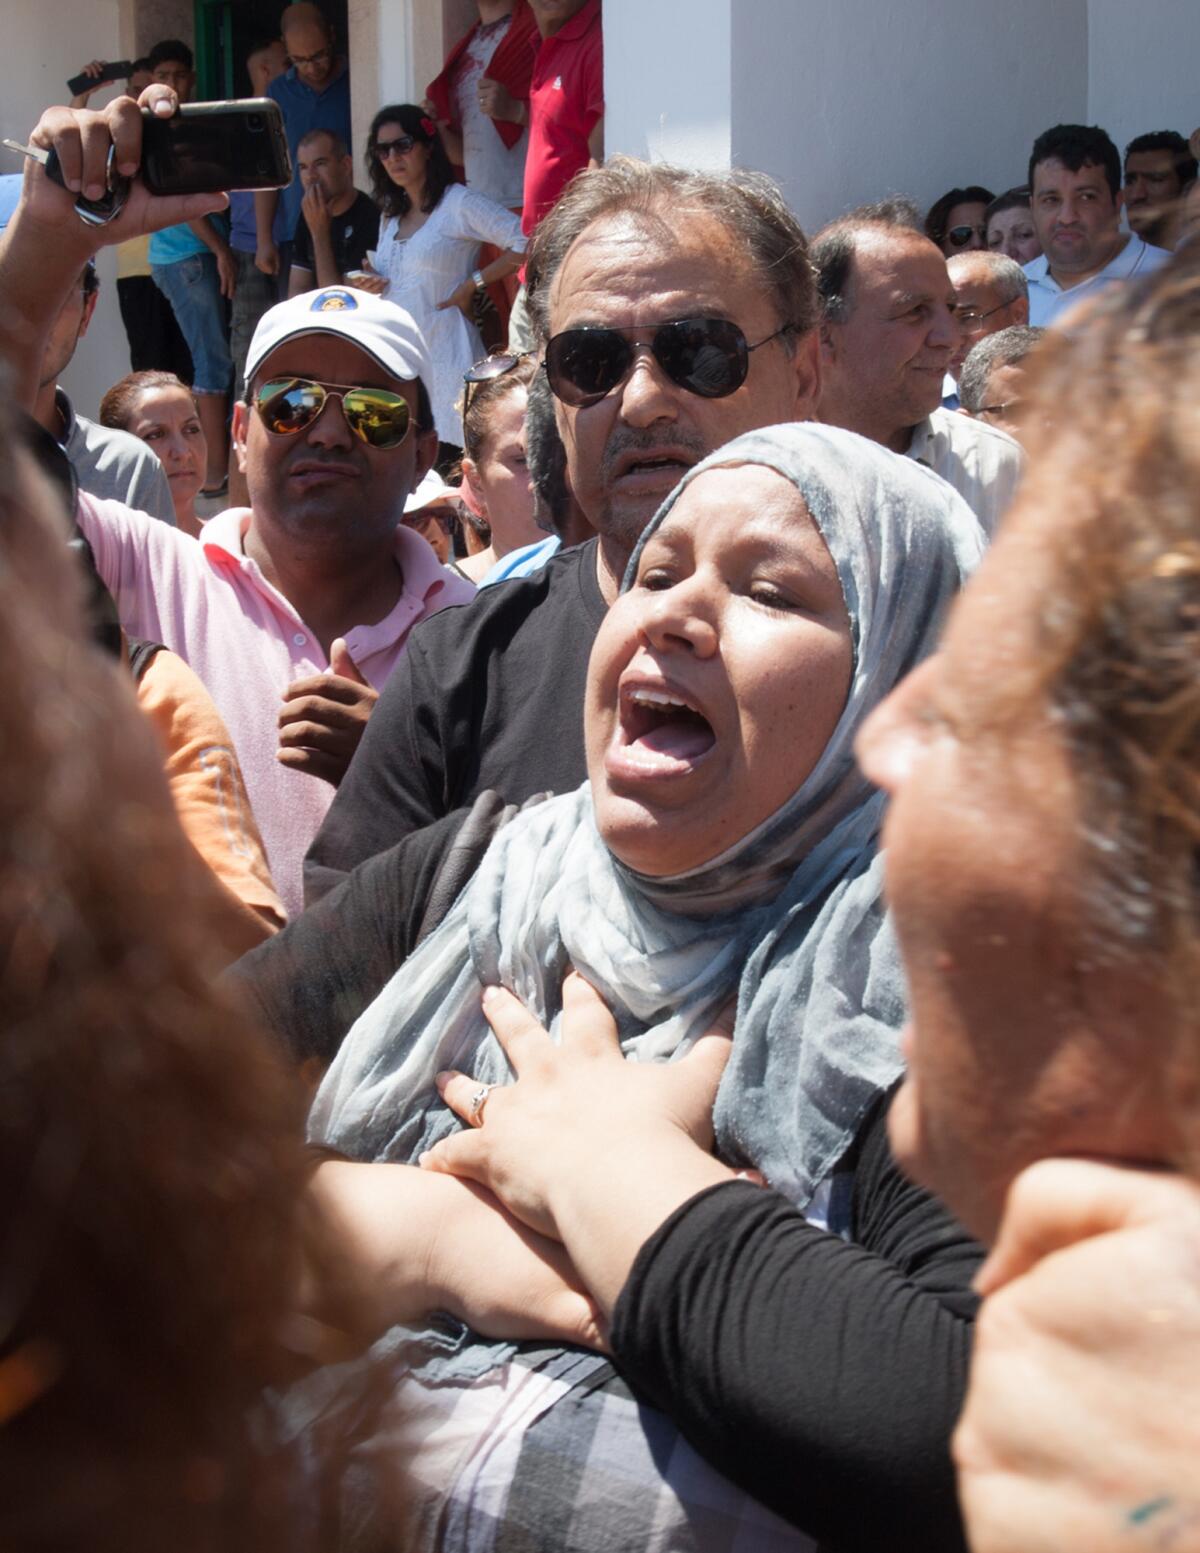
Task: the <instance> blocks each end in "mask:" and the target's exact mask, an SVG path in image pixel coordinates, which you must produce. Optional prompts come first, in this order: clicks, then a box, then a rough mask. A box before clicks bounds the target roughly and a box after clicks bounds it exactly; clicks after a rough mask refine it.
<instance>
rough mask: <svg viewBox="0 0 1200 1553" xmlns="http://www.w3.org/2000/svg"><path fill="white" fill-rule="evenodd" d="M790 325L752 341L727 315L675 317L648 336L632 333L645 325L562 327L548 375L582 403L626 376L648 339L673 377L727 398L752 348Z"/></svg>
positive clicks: (549, 349) (550, 351)
mask: <svg viewBox="0 0 1200 1553" xmlns="http://www.w3.org/2000/svg"><path fill="white" fill-rule="evenodd" d="M792 328H794V325H793V324H784V326H783V328H782V329H776V331H775V333H774V334H769V335H767V337H766V339H765V340H757V341H756V342H755V343H754V344H753V345H748V344H747V343H746V336H745V335H744V334H743V333H742V331H741V330H740V329H739V328H738V326H737V324H735V323H732V322H731V321H730V320H729V319H728V318H677V319H675V320H673V321H672V322H671V323H666V324H659V325H658V327H657V328H656V329H655V330H654V333H653V335H652V336H651V338H650V340H649V341H648V342H643V341H638V340H636V339H634V340H631V339H630V338H629V336H630V335H634V336H637V335H640V334H644V333H646V332H647V331H645V330H642V329H599V328H593V329H564V330H563V332H562V333H561V334H556V335H555V336H554V338H553V339H552V340H551V341H550V342H549V344H548V345H547V346H546V376H547V377H548V378H549V380H550V387H551V388H552V389H553V390H554V393H555V395H556V396H557V397H558V398H559V399H561V400H562V402H563V403H564V404H569V405H573V406H574V407H576V408H577V409H581V408H583V407H585V406H586V405H589V404H596V403H598V401H599V400H601V399H603V398H604V397H605V396H606V395H607V394H611V393H612V391H613V389H614V388H617V387H619V385H620V384H622V383H623V382H624V381H625V379H626V378H627V377H628V376H629V374H630V372H632V371H633V362H634V357H635V355H636V353H637V350H638V347H639V345H640V344H643V343H645V344H647V345H648V348H649V350H650V352H651V354H652V355H653V357H654V359H655V361H657V362H658V364H659V366H660V367H661V368H662V370H663V371H664V372H665V373H666V375H667V376H668V377H669V378H670V379H671V381H672V383H677V384H678V385H679V387H680V388H686V389H687V391H688V393H690V394H698V395H699V396H700V397H701V398H702V399H724V398H725V397H726V396H727V395H729V394H733V393H736V392H737V390H738V389H739V388H740V387H741V386H742V384H743V383H744V382H745V381H746V374H747V372H749V370H750V352H751V351H756V350H757V349H758V348H759V346H760V345H766V344H768V343H769V342H770V341H771V340H777V339H778V338H779V336H780V335H781V334H787V333H788V332H789V331H790V330H791V329H792Z"/></svg>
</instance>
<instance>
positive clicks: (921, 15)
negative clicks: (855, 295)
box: [604, 0, 1200, 229]
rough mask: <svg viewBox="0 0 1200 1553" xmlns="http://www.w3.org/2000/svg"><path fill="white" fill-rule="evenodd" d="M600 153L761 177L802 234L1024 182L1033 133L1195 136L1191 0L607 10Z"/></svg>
mask: <svg viewBox="0 0 1200 1553" xmlns="http://www.w3.org/2000/svg"><path fill="white" fill-rule="evenodd" d="M604 46H605V91H606V96H607V126H606V127H607V144H608V149H609V150H610V151H618V150H619V151H627V152H629V153H631V154H632V155H635V156H651V157H656V158H661V159H670V160H676V161H684V162H688V163H691V164H692V165H696V166H729V165H730V163H731V162H732V163H735V164H737V165H741V166H747V167H760V168H763V169H764V170H766V171H767V172H770V173H772V174H773V175H774V176H775V177H776V178H778V179H779V180H780V182H781V183H782V184H783V187H784V190H785V192H786V193H787V195H788V197H789V199H790V200H791V201H792V202H793V204H794V206H795V208H796V211H797V213H798V214H799V216H800V218H801V220H802V221H803V222H804V224H805V226H806V227H808V228H810V229H815V228H816V227H818V226H819V225H820V224H821V223H822V222H824V221H827V220H829V219H830V217H832V216H834V215H836V214H838V212H839V211H841V210H843V209H845V208H846V207H847V206H849V205H854V204H858V203H860V202H862V201H864V200H869V199H875V198H878V197H879V196H881V195H883V194H886V193H890V192H893V191H899V192H903V193H907V194H911V195H912V196H913V197H914V198H915V199H917V200H918V201H919V202H920V203H921V204H922V205H928V204H929V203H930V202H931V201H932V200H934V199H936V198H937V196H938V195H939V194H941V193H942V192H943V191H944V190H946V189H947V188H950V187H952V186H953V185H954V184H956V183H972V182H980V183H983V184H986V185H988V186H989V187H991V188H994V189H996V190H997V191H999V190H1000V189H1003V188H1006V187H1008V186H1009V185H1010V184H1013V183H1019V182H1023V181H1024V177H1025V169H1026V163H1027V160H1028V155H1029V148H1030V146H1031V144H1032V142H1033V139H1034V137H1035V136H1036V135H1037V134H1038V133H1039V132H1040V131H1041V130H1043V129H1045V128H1047V127H1048V126H1049V125H1051V124H1055V123H1060V122H1063V121H1077V122H1088V123H1093V122H1099V123H1102V124H1104V125H1105V127H1106V128H1107V129H1108V130H1109V132H1110V133H1111V134H1112V136H1113V138H1114V139H1115V140H1116V141H1117V142H1118V144H1119V145H1120V146H1122V147H1124V144H1125V142H1126V141H1127V140H1128V139H1130V138H1131V137H1132V136H1133V135H1135V134H1137V133H1140V132H1141V131H1143V130H1146V129H1160V128H1165V127H1171V128H1177V129H1179V130H1181V131H1182V132H1183V133H1184V134H1188V133H1189V132H1190V131H1191V130H1192V129H1194V128H1195V127H1196V126H1197V125H1198V124H1200V0H1142V3H1141V4H1140V5H1134V4H1132V3H1131V0H1001V3H997V0H604Z"/></svg>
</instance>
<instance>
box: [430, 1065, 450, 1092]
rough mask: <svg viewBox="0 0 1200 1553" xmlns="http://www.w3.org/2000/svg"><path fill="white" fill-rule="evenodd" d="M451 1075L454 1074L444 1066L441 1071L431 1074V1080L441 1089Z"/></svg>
mask: <svg viewBox="0 0 1200 1553" xmlns="http://www.w3.org/2000/svg"><path fill="white" fill-rule="evenodd" d="M453 1077H454V1075H453V1074H452V1073H451V1072H450V1070H449V1069H448V1068H445V1069H443V1070H442V1072H441V1073H435V1074H434V1075H433V1082H434V1083H435V1084H436V1085H437V1087H438V1090H439V1091H441V1090H442V1089H444V1088H445V1086H446V1085H447V1084H448V1083H449V1082H450V1080H451V1079H452V1078H453Z"/></svg>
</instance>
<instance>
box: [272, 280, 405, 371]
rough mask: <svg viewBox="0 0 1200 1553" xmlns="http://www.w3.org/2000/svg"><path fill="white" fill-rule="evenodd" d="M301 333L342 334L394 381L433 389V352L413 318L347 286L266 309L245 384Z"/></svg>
mask: <svg viewBox="0 0 1200 1553" xmlns="http://www.w3.org/2000/svg"><path fill="white" fill-rule="evenodd" d="M303 334H340V335H343V336H344V337H345V338H346V339H347V340H351V341H352V342H353V343H354V344H355V345H357V346H358V347H359V349H360V350H364V351H366V353H367V355H368V356H370V357H372V358H373V359H374V360H375V361H377V362H378V363H379V365H380V366H381V367H382V368H383V369H384V371H385V372H390V373H391V374H392V376H393V377H396V378H400V379H401V380H402V381H405V382H410V381H412V379H414V378H420V380H421V382H422V383H424V385H425V388H426V391H429V390H430V389H431V388H432V386H433V371H432V368H431V366H430V361H429V348H428V346H427V345H426V344H425V336H424V335H423V334H422V333H421V331H420V329H418V328H417V325H416V323H415V321H414V319H413V317H412V315H411V314H410V313H406V312H405V311H404V309H403V308H402V307H398V306H397V305H396V303H395V302H385V301H384V299H383V298H382V297H377V296H373V295H372V294H371V292H369V291H356V290H354V289H353V288H351V287H349V286H323V287H322V288H321V290H320V291H305V292H302V293H301V294H300V296H298V297H289V298H288V299H287V301H286V302H277V303H276V304H275V306H274V307H270V308H268V309H267V311H266V312H265V313H264V314H263V315H262V317H261V318H260V319H259V321H258V327H257V329H255V331H254V338H253V339H252V340H251V341H250V350H249V353H248V354H247V356H246V382H247V383H248V384H249V383H250V382H251V381H252V379H253V377H254V374H255V373H256V372H257V371H258V369H259V367H261V366H262V364H263V362H264V361H265V360H266V359H267V357H268V356H269V355H270V354H271V352H272V351H273V350H275V349H276V348H277V347H278V346H280V345H282V344H283V343H284V341H285V340H295V339H298V338H299V336H300V335H303Z"/></svg>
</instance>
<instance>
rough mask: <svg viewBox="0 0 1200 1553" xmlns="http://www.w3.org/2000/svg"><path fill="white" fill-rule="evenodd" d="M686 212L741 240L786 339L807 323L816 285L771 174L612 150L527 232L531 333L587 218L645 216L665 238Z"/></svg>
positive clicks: (541, 326)
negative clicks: (715, 169) (717, 169)
mask: <svg viewBox="0 0 1200 1553" xmlns="http://www.w3.org/2000/svg"><path fill="white" fill-rule="evenodd" d="M689 216H708V217H711V218H712V219H713V220H715V221H717V222H719V223H720V224H721V225H722V226H723V227H725V229H726V230H727V231H728V232H729V234H730V236H731V237H733V238H735V239H736V240H737V241H738V242H739V243H740V244H741V245H742V247H743V248H744V249H745V251H746V253H747V255H748V257H749V258H750V261H751V263H752V264H753V266H754V268H755V269H756V270H757V271H758V274H759V278H760V281H761V284H762V287H763V289H764V290H765V291H767V292H769V293H770V294H771V295H772V296H773V297H774V300H775V306H776V310H777V314H778V317H779V320H780V323H781V324H790V325H791V326H792V329H793V333H792V334H791V335H790V336H785V337H784V339H785V343H786V344H792V343H793V342H794V340H795V338H796V337H797V336H799V335H801V334H806V333H807V332H808V331H809V330H810V329H811V328H812V327H813V326H814V324H815V323H816V317H817V303H816V288H815V286H814V283H813V269H812V265H811V264H810V263H809V258H808V240H807V239H806V237H805V236H804V232H803V230H802V228H801V226H800V223H799V222H798V221H797V220H796V218H795V216H794V215H793V214H792V212H791V211H790V210H789V209H788V206H787V202H786V201H785V200H784V197H783V195H782V194H781V193H780V191H779V186H778V184H776V183H775V182H774V180H773V179H771V178H768V177H767V175H766V174H765V173H756V172H746V171H743V170H742V169H740V168H735V169H734V170H733V171H732V172H727V173H724V172H722V173H712V172H697V171H694V170H692V169H689V168H684V167H672V166H670V165H668V164H667V163H664V162H653V163H652V162H640V161H637V160H636V159H635V158H633V157H627V156H614V157H612V158H611V159H610V160H609V161H607V162H605V163H604V165H603V166H602V167H597V168H593V169H591V170H589V171H587V172H582V173H579V174H578V175H577V176H576V177H575V178H574V179H572V181H571V183H570V184H568V186H567V189H566V192H565V193H564V194H563V196H562V198H561V199H560V200H559V201H558V204H557V205H555V207H554V209H553V210H552V211H551V212H550V214H549V215H548V216H547V217H546V219H545V220H544V221H543V222H542V223H541V224H540V225H539V226H538V229H537V232H536V233H535V234H534V239H533V242H532V244H531V245H530V249H529V258H528V263H527V267H526V286H527V290H528V296H529V310H530V313H531V315H532V318H533V323H534V328H535V329H536V331H537V333H538V336H539V338H540V339H542V340H546V339H548V338H549V336H550V287H551V283H552V281H553V280H554V277H555V275H556V274H557V273H558V269H559V266H560V265H561V264H562V262H563V260H564V259H565V258H566V256H567V252H568V250H569V249H570V247H571V245H572V244H573V243H574V241H575V239H576V238H577V237H579V236H580V234H581V233H582V232H584V231H585V230H586V229H587V228H588V227H589V226H591V225H592V223H593V222H596V221H600V220H603V219H605V218H612V219H613V220H614V221H615V220H619V219H626V220H628V219H632V220H634V221H639V222H645V223H648V224H651V225H652V226H653V227H654V228H655V229H656V230H659V231H661V234H662V238H663V241H664V243H665V244H669V243H670V242H671V241H673V240H674V239H675V237H676V234H677V233H678V231H679V226H680V222H681V220H686V219H687V217H689Z"/></svg>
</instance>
